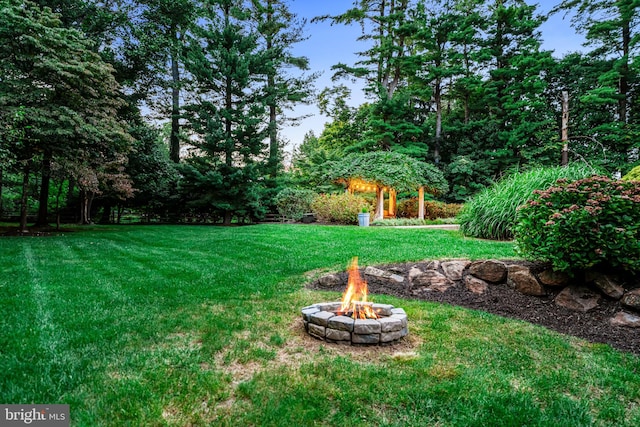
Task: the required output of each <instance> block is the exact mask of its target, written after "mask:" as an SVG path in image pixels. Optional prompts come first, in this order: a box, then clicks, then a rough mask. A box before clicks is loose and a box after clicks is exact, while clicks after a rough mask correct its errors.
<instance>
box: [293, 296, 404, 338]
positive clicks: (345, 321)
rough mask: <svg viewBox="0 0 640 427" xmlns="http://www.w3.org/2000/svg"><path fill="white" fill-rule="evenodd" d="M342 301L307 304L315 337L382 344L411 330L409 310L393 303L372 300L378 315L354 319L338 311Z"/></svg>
mask: <svg viewBox="0 0 640 427" xmlns="http://www.w3.org/2000/svg"><path fill="white" fill-rule="evenodd" d="M341 304H342V303H341V302H340V301H338V302H322V303H317V304H313V305H310V306H308V307H304V308H303V309H302V319H303V321H304V329H305V330H306V331H307V332H308V333H309V335H311V336H312V337H315V338H318V339H321V340H324V341H327V342H332V343H338V344H347V345H354V344H355V345H361V344H368V345H378V344H389V343H393V342H395V341H398V340H399V339H400V338H402V337H404V336H405V335H407V334H408V333H409V330H408V327H407V313H405V311H404V310H403V309H402V308H394V307H393V306H392V305H389V304H373V303H366V304H370V305H371V307H372V309H373V311H374V312H375V313H376V314H377V315H378V318H377V319H364V320H361V319H353V318H351V317H349V316H345V315H341V314H338V311H339V310H340V307H341Z"/></svg>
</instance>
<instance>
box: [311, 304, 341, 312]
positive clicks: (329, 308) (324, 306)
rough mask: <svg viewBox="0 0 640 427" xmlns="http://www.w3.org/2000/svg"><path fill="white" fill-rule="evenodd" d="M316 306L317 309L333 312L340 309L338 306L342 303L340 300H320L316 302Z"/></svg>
mask: <svg viewBox="0 0 640 427" xmlns="http://www.w3.org/2000/svg"><path fill="white" fill-rule="evenodd" d="M316 307H318V309H319V310H320V311H333V312H336V311H338V310H340V307H342V303H341V302H340V301H333V302H320V303H318V304H316Z"/></svg>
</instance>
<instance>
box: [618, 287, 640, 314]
mask: <svg viewBox="0 0 640 427" xmlns="http://www.w3.org/2000/svg"><path fill="white" fill-rule="evenodd" d="M620 302H621V303H622V305H625V306H627V307H629V308H633V309H634V310H638V311H640V288H637V289H633V290H631V291H629V292H627V293H626V294H624V296H623V297H622V300H621V301H620Z"/></svg>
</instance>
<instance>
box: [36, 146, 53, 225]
mask: <svg viewBox="0 0 640 427" xmlns="http://www.w3.org/2000/svg"><path fill="white" fill-rule="evenodd" d="M50 182H51V153H50V152H49V151H45V153H44V156H43V158H42V177H41V180H40V197H39V202H38V219H37V220H36V224H35V225H36V226H38V227H46V226H48V225H49V218H47V217H48V215H49V183H50Z"/></svg>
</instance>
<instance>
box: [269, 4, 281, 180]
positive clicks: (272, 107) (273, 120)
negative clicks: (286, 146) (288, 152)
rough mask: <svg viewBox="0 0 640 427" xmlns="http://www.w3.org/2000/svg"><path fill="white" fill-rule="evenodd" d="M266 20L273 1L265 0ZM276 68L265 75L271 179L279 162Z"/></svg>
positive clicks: (270, 43) (270, 11) (271, 46)
mask: <svg viewBox="0 0 640 427" xmlns="http://www.w3.org/2000/svg"><path fill="white" fill-rule="evenodd" d="M267 6H268V10H267V22H268V23H271V22H272V21H273V1H272V0H269V1H268V2H267ZM265 38H266V48H267V52H269V51H271V49H273V35H272V34H270V33H269V34H267V36H266V37H265ZM275 73H276V70H270V71H269V75H268V76H267V93H268V94H270V95H271V97H270V98H271V99H269V100H268V105H269V162H268V164H269V168H268V171H267V172H268V173H269V174H270V175H271V178H272V179H275V178H276V176H277V175H278V165H279V163H280V146H279V145H278V122H277V108H276V91H277V89H276V79H275Z"/></svg>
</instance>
